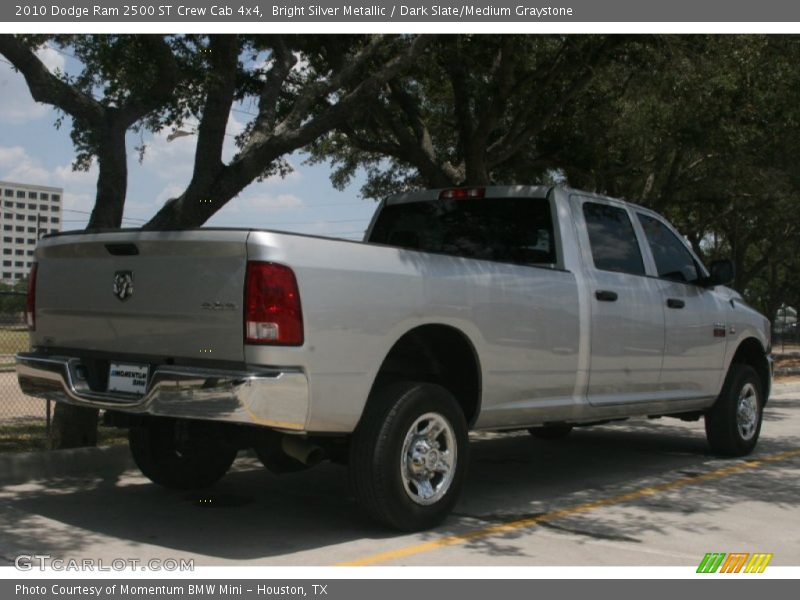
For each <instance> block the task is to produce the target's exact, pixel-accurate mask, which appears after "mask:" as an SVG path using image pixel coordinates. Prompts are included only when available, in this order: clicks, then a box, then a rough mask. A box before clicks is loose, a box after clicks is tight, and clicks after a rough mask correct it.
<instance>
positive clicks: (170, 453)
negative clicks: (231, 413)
mask: <svg viewBox="0 0 800 600" xmlns="http://www.w3.org/2000/svg"><path fill="white" fill-rule="evenodd" d="M128 442H129V445H130V448H131V454H132V455H133V460H134V462H135V463H136V465H137V466H138V467H139V469H140V470H141V471H142V473H143V474H144V475H145V476H146V477H147V478H148V479H150V481H152V482H153V483H157V484H159V485H162V486H164V487H167V488H172V489H178V490H192V489H202V488H205V487H209V486H211V485H213V484H214V483H216V482H217V481H219V480H220V479H221V478H222V477H223V475H225V473H227V472H228V469H229V468H230V466H231V464H232V463H233V460H234V459H235V458H236V454H237V448H236V447H235V446H233V445H232V444H230V443H229V442H228V441H227V440H226V438H225V435H224V432H223V431H222V430H221V429H220V428H219V427H218V426H216V425H215V424H213V423H205V422H202V421H181V420H175V419H164V418H153V419H149V420H148V421H146V422H145V423H143V424H141V425H137V426H135V427H131V428H130V430H129V431H128Z"/></svg>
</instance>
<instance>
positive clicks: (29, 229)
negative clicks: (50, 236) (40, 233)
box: [28, 227, 36, 233]
mask: <svg viewBox="0 0 800 600" xmlns="http://www.w3.org/2000/svg"><path fill="white" fill-rule="evenodd" d="M28 233H36V227H28Z"/></svg>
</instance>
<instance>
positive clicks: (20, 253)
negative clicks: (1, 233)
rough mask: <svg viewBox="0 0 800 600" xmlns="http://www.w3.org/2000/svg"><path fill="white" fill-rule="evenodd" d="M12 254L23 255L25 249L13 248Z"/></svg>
mask: <svg viewBox="0 0 800 600" xmlns="http://www.w3.org/2000/svg"><path fill="white" fill-rule="evenodd" d="M14 256H25V250H23V249H22V248H19V249H18V250H14Z"/></svg>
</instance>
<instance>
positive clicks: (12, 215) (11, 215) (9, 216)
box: [3, 213, 14, 219]
mask: <svg viewBox="0 0 800 600" xmlns="http://www.w3.org/2000/svg"><path fill="white" fill-rule="evenodd" d="M3 216H4V217H5V218H6V219H13V218H14V214H13V213H3Z"/></svg>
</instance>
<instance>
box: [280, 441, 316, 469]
mask: <svg viewBox="0 0 800 600" xmlns="http://www.w3.org/2000/svg"><path fill="white" fill-rule="evenodd" d="M281 450H283V451H284V452H285V453H286V454H287V455H289V456H291V457H292V458H294V459H295V460H299V461H300V462H301V463H303V464H304V465H308V466H309V467H313V466H314V465H317V464H319V463H321V462H322V459H324V458H325V450H324V449H323V448H322V447H321V446H317V445H316V444H312V443H311V442H310V441H308V439H307V438H304V437H299V436H296V435H285V436H283V439H282V440H281Z"/></svg>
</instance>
